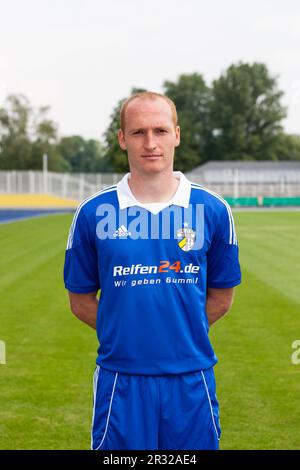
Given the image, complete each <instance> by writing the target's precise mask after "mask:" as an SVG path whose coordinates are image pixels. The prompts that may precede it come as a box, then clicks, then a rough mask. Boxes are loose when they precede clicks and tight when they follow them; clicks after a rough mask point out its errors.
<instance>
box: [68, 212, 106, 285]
mask: <svg viewBox="0 0 300 470" xmlns="http://www.w3.org/2000/svg"><path fill="white" fill-rule="evenodd" d="M91 232H92V231H91V226H90V224H89V222H88V219H87V218H86V216H85V214H84V212H83V210H82V209H81V210H79V212H78V210H77V212H76V213H75V215H74V219H73V222H72V225H71V228H70V232H69V237H68V243H67V249H66V253H65V264H64V282H65V287H66V289H68V290H69V291H71V292H74V293H78V294H84V293H89V292H96V291H98V290H99V288H100V282H99V276H98V261H97V259H98V258H97V251H96V247H95V241H94V237H93V235H92V233H91Z"/></svg>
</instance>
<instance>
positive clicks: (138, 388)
mask: <svg viewBox="0 0 300 470" xmlns="http://www.w3.org/2000/svg"><path fill="white" fill-rule="evenodd" d="M220 433H221V430H220V423H219V406H218V402H217V398H216V385H215V377H214V371H213V368H211V369H207V370H202V371H198V372H192V373H187V374H180V375H162V376H153V375H129V374H123V373H122V374H121V373H119V372H112V371H108V370H105V369H102V368H100V367H99V366H97V367H96V370H95V373H94V406H93V422H92V433H91V434H92V444H91V448H92V449H93V450H140V449H141V450H186V449H187V450H202V449H206V450H217V449H218V448H219V439H220Z"/></svg>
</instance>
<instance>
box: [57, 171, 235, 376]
mask: <svg viewBox="0 0 300 470" xmlns="http://www.w3.org/2000/svg"><path fill="white" fill-rule="evenodd" d="M175 176H176V177H177V178H179V179H180V182H179V186H178V189H177V192H176V194H175V195H174V197H173V198H172V199H171V200H170V201H168V202H165V203H159V204H158V203H156V204H155V203H154V204H142V203H140V202H138V201H137V200H136V199H135V198H134V196H133V195H132V193H131V191H130V188H129V185H128V178H129V177H130V174H127V175H125V176H124V178H123V179H122V180H121V181H120V182H119V183H118V184H117V185H115V186H111V187H109V188H106V189H104V190H102V191H99V192H98V193H96V194H94V195H93V196H91V197H89V198H88V199H86V200H85V201H84V202H83V203H81V204H80V205H79V207H78V209H77V211H76V213H75V216H74V219H73V223H72V225H71V228H70V233H69V238H68V244H67V250H66V257H65V267H64V279H65V287H66V289H68V290H69V291H71V292H74V293H90V292H96V291H98V290H99V289H100V290H101V293H100V299H99V307H98V315H97V335H98V339H99V344H100V346H99V349H98V358H97V364H98V365H100V366H102V367H103V368H104V369H107V370H111V371H118V372H122V373H129V374H146V375H147V374H150V375H163V374H180V373H187V372H192V371H197V370H202V369H208V368H210V367H211V366H213V365H214V364H215V363H216V362H217V358H216V356H215V354H214V351H213V348H212V345H211V343H210V340H209V336H208V332H209V324H208V319H207V314H206V293H207V288H229V287H234V286H236V285H237V284H239V283H240V282H241V272H240V266H239V261H238V245H237V237H236V233H235V228H234V221H233V217H232V213H231V210H230V207H229V205H228V204H227V203H226V201H224V199H222V198H221V197H220V196H219V195H217V194H215V193H212V192H211V191H209V190H207V189H205V188H204V187H202V186H200V185H197V184H193V183H191V182H190V181H188V180H187V178H186V177H185V176H184V175H183V174H182V173H180V172H176V173H175Z"/></svg>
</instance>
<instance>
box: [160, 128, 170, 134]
mask: <svg viewBox="0 0 300 470" xmlns="http://www.w3.org/2000/svg"><path fill="white" fill-rule="evenodd" d="M167 132H168V131H167V130H166V129H158V133H159V134H166V133H167Z"/></svg>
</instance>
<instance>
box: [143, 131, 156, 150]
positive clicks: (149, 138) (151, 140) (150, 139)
mask: <svg viewBox="0 0 300 470" xmlns="http://www.w3.org/2000/svg"><path fill="white" fill-rule="evenodd" d="M144 145H145V148H146V149H147V150H153V149H155V148H156V141H155V136H154V135H153V133H152V132H147V134H146V135H145V144H144Z"/></svg>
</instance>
